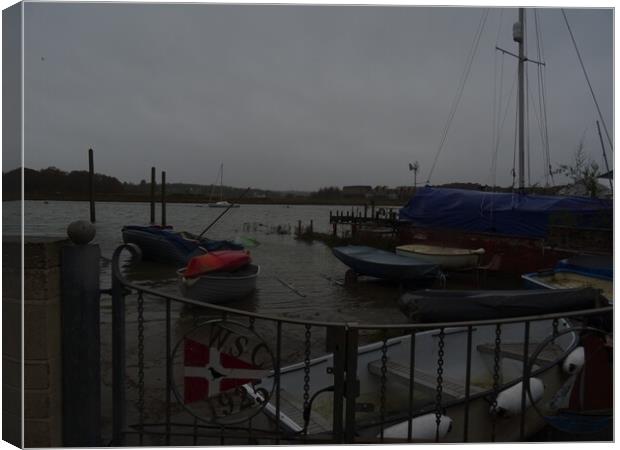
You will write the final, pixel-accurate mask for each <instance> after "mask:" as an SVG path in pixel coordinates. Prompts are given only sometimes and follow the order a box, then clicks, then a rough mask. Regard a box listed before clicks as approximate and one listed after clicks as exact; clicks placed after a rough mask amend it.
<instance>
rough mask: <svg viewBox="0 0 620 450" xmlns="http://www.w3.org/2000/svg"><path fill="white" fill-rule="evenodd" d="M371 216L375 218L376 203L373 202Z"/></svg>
mask: <svg viewBox="0 0 620 450" xmlns="http://www.w3.org/2000/svg"><path fill="white" fill-rule="evenodd" d="M370 215H371V216H372V218H373V219H374V218H375V201H374V200H373V201H371V202H370Z"/></svg>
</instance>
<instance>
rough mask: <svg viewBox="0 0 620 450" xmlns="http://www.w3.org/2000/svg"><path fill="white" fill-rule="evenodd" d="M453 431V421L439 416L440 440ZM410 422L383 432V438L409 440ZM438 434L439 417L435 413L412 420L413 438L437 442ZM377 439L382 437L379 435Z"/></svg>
mask: <svg viewBox="0 0 620 450" xmlns="http://www.w3.org/2000/svg"><path fill="white" fill-rule="evenodd" d="M451 429H452V419H451V418H450V417H448V416H444V415H441V416H439V439H443V438H444V437H446V436H447V434H448V433H449V432H450V430H451ZM408 430H409V421H408V420H405V421H404V422H401V423H397V424H396V425H392V426H391V427H389V428H386V429H385V430H383V437H384V438H388V439H407V437H408ZM436 432H437V416H436V415H435V414H434V413H431V414H425V415H423V416H419V417H415V418H413V419H412V420H411V437H412V439H419V440H425V441H430V440H435V437H436ZM377 437H381V435H378V436H377Z"/></svg>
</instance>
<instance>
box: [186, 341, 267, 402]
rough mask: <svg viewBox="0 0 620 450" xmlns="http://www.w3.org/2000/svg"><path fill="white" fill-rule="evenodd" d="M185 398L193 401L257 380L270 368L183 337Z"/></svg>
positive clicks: (187, 400)
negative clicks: (266, 368)
mask: <svg viewBox="0 0 620 450" xmlns="http://www.w3.org/2000/svg"><path fill="white" fill-rule="evenodd" d="M184 350H185V352H184V356H185V361H184V369H185V380H184V386H185V389H184V390H185V395H184V402H185V403H186V404H187V403H193V402H197V401H200V400H203V399H205V398H207V397H212V396H214V395H218V394H219V393H221V392H225V391H228V390H230V389H233V388H235V387H237V386H242V385H244V384H248V383H256V382H258V381H260V380H261V379H262V378H264V377H265V376H267V375H268V374H269V373H270V371H269V370H264V369H260V368H259V367H257V366H255V365H253V364H250V363H248V362H245V361H243V360H241V359H239V358H236V357H234V356H231V355H229V354H228V353H222V352H220V351H219V350H218V349H217V348H214V347H208V346H206V345H204V344H201V343H200V342H197V341H194V340H192V339H188V338H186V339H185V347H184Z"/></svg>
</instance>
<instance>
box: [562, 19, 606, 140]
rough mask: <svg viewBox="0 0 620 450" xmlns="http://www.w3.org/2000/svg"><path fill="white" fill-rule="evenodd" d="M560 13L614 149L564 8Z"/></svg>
mask: <svg viewBox="0 0 620 450" xmlns="http://www.w3.org/2000/svg"><path fill="white" fill-rule="evenodd" d="M562 15H563V16H564V22H566V27H567V28H568V32H569V34H570V38H571V40H572V41H573V46H574V47H575V51H576V52H577V58H579V64H581V70H583V74H584V75H585V77H586V81H587V83H588V87H589V88H590V94H591V95H592V99H593V100H594V105H595V106H596V110H597V111H598V115H599V117H600V119H601V122H602V123H603V129H604V130H605V135H606V136H607V140H608V141H609V146H610V147H611V151H613V150H614V146H613V144H612V142H611V138H610V137H609V132H608V131H607V125H606V124H605V119H603V114H602V113H601V108H600V107H599V106H598V101H597V100H596V95H594V90H593V89H592V84H591V83H590V78H589V77H588V72H587V71H586V66H585V65H584V64H583V60H582V59H581V53H579V48H577V42H576V41H575V37H574V36H573V30H572V29H571V27H570V24H569V23H568V18H567V17H566V12H564V8H562Z"/></svg>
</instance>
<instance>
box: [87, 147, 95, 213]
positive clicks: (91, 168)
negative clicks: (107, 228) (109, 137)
mask: <svg viewBox="0 0 620 450" xmlns="http://www.w3.org/2000/svg"><path fill="white" fill-rule="evenodd" d="M88 200H89V202H90V222H91V223H95V162H94V160H93V149H92V148H89V149H88Z"/></svg>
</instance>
